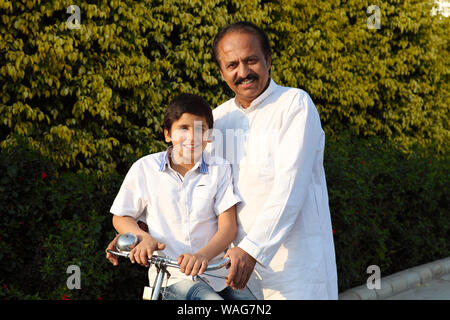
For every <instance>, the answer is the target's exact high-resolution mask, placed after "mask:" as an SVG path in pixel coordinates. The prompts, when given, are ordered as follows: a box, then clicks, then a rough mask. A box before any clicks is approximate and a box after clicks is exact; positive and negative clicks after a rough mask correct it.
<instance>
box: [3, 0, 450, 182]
mask: <svg viewBox="0 0 450 320" xmlns="http://www.w3.org/2000/svg"><path fill="white" fill-rule="evenodd" d="M432 3H433V1H431V0H414V1H398V0H389V1H382V2H381V3H380V2H379V3H378V5H379V8H380V10H381V11H380V14H381V29H379V30H377V29H375V30H371V29H369V28H368V27H367V25H366V23H367V20H368V17H369V14H367V13H366V10H367V8H368V7H369V6H370V5H371V4H373V3H372V1H369V0H366V1H361V0H348V1H320V0H284V1H281V0H280V1H276V0H273V1H266V0H264V1H262V0H261V1H257V0H251V1H241V0H214V1H211V0H208V1H200V0H196V1H192V0H184V1H178V0H177V1H175V0H164V1H162V0H160V1H157V0H154V1H150V0H141V1H135V0H113V1H110V0H91V1H80V2H79V3H78V4H79V6H80V10H81V25H80V29H74V30H71V29H69V28H68V27H67V26H66V21H67V20H68V18H69V16H70V15H69V14H67V12H66V11H67V8H68V7H69V6H70V5H71V4H74V3H73V1H70V0H42V1H32V0H21V1H16V0H14V1H12V0H10V1H6V0H5V1H0V16H1V19H0V87H1V88H0V90H1V92H2V94H1V97H0V119H1V120H0V146H2V147H5V146H7V145H11V144H14V141H13V139H14V135H15V134H17V133H18V134H21V135H24V136H26V137H27V138H28V140H29V141H30V143H31V144H32V145H33V146H35V147H37V148H39V149H40V150H41V152H42V154H44V155H47V156H48V157H49V158H51V159H52V160H53V161H54V163H55V164H57V165H58V166H62V167H68V168H70V169H73V170H77V171H82V170H90V171H92V170H93V171H97V172H98V174H103V173H107V172H113V171H114V170H115V169H118V170H119V171H121V170H123V169H124V168H125V167H126V163H127V162H128V161H129V160H130V159H131V158H136V157H140V156H142V155H144V154H146V153H149V152H155V151H160V150H161V149H162V148H163V144H162V129H161V117H162V110H163V108H164V107H165V105H166V104H167V103H168V101H169V100H170V99H171V98H173V97H174V96H175V95H176V94H178V93H180V92H190V93H197V94H200V95H202V96H203V97H204V98H206V99H207V100H208V101H209V102H210V103H211V105H212V106H217V105H219V104H220V103H222V102H224V101H225V100H227V99H228V98H229V97H230V96H231V92H230V90H229V89H228V88H227V86H226V84H225V82H223V81H222V80H221V77H220V75H219V72H218V70H217V68H216V66H215V65H214V63H213V61H212V58H211V52H210V48H211V44H212V40H213V37H214V35H215V34H216V33H217V31H218V30H219V28H220V27H222V26H224V25H226V24H228V23H230V22H234V21H237V20H249V21H252V22H254V23H256V24H257V25H260V26H261V27H262V28H263V29H265V30H266V31H267V33H268V36H269V39H270V41H271V43H272V46H273V59H272V60H273V70H272V75H273V78H274V79H275V80H276V81H277V82H278V83H280V84H283V85H286V86H294V87H299V88H303V89H305V90H306V91H308V93H309V94H310V95H311V97H312V98H313V100H314V101H315V102H316V104H317V107H318V109H319V111H320V114H321V118H322V122H323V125H324V128H325V131H326V132H327V134H328V136H331V135H334V134H338V133H340V132H341V131H343V130H346V129H351V130H353V132H354V133H356V134H358V135H360V136H374V135H377V136H380V137H383V139H384V140H393V141H396V143H397V144H399V145H402V146H403V148H404V149H405V150H410V148H411V145H413V144H415V143H419V144H421V145H429V144H430V143H433V142H434V143H436V146H437V148H438V149H437V150H438V151H439V152H441V153H445V152H448V143H447V141H448V140H449V130H448V128H449V119H450V116H449V109H448V105H449V100H448V92H449V89H450V88H449V85H450V81H449V70H450V68H449V61H450V59H449V52H450V50H448V35H447V31H448V30H449V29H450V25H449V23H450V20H449V19H448V18H447V19H443V18H442V17H441V16H432V15H430V12H431V9H432V8H431V7H432Z"/></svg>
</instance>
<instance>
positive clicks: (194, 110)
mask: <svg viewBox="0 0 450 320" xmlns="http://www.w3.org/2000/svg"><path fill="white" fill-rule="evenodd" d="M183 113H190V114H194V115H196V116H200V117H204V118H205V120H206V123H207V124H208V127H209V129H212V127H213V123H214V118H213V114H212V110H211V107H210V106H209V104H208V102H206V100H205V99H203V98H202V97H200V96H197V95H195V94H190V93H182V94H180V95H178V96H176V97H175V98H174V99H173V100H172V101H171V102H170V103H169V105H168V106H167V108H166V111H165V112H164V129H167V130H168V131H169V132H170V129H171V128H172V124H173V123H174V122H175V121H177V120H178V119H180V118H181V117H182V116H183Z"/></svg>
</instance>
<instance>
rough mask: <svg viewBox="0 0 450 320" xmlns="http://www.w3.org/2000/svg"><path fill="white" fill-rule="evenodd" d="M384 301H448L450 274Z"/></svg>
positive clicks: (449, 295)
mask: <svg viewBox="0 0 450 320" xmlns="http://www.w3.org/2000/svg"><path fill="white" fill-rule="evenodd" d="M386 300H450V274H446V275H444V276H442V277H440V278H438V279H432V280H430V281H426V282H425V283H423V284H417V285H416V287H415V288H411V289H409V290H407V291H403V292H399V293H397V294H394V295H392V296H390V297H388V298H386Z"/></svg>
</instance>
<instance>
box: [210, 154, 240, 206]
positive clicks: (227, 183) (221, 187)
mask: <svg viewBox="0 0 450 320" xmlns="http://www.w3.org/2000/svg"><path fill="white" fill-rule="evenodd" d="M220 174H221V178H220V179H218V181H219V183H218V186H217V192H216V195H215V201H214V212H215V214H216V215H219V214H221V213H222V212H224V211H225V210H227V209H229V208H231V207H232V206H234V205H235V204H237V203H239V202H240V201H241V198H240V197H239V196H238V195H237V194H235V193H234V187H233V175H232V174H231V165H230V164H229V163H228V162H227V163H225V164H223V165H221V170H220Z"/></svg>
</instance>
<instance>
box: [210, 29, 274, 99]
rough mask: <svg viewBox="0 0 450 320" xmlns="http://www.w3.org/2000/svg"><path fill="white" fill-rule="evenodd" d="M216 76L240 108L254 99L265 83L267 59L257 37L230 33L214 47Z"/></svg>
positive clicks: (267, 77)
mask: <svg viewBox="0 0 450 320" xmlns="http://www.w3.org/2000/svg"><path fill="white" fill-rule="evenodd" d="M218 58H219V62H220V74H221V75H222V78H223V79H224V80H225V81H226V83H227V84H228V86H229V87H230V89H231V90H233V91H234V93H235V94H236V98H237V99H238V101H239V102H240V103H241V104H242V106H243V107H244V108H247V107H248V106H249V105H250V103H251V102H252V101H253V100H254V99H255V98H257V97H258V96H259V95H260V94H261V93H262V92H263V91H264V90H265V89H266V87H267V85H268V81H269V69H270V63H271V61H270V58H268V57H267V58H266V57H265V56H264V53H263V51H262V48H261V44H260V42H259V38H258V37H257V36H256V35H253V34H251V33H239V32H230V33H228V34H226V35H225V36H224V37H223V38H222V40H220V42H219V45H218Z"/></svg>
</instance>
